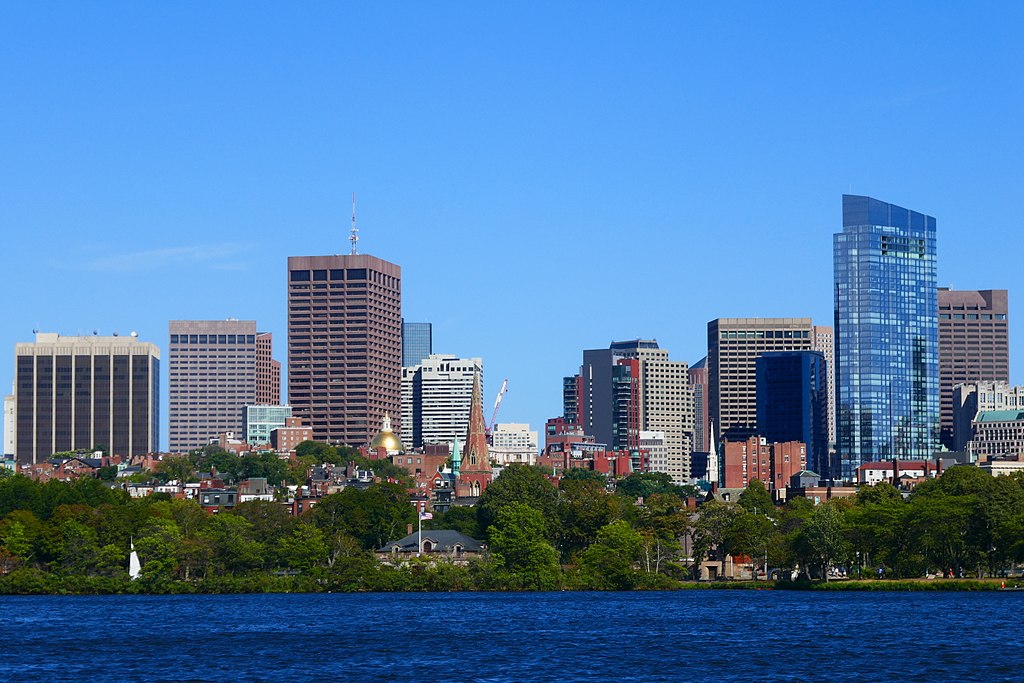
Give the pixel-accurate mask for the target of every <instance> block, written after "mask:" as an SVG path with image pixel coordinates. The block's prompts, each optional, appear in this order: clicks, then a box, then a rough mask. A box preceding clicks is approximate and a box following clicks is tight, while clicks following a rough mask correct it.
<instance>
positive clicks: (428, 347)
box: [402, 318, 434, 368]
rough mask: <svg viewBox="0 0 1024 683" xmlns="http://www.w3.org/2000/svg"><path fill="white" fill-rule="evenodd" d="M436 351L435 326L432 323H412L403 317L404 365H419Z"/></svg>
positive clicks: (406, 366)
mask: <svg viewBox="0 0 1024 683" xmlns="http://www.w3.org/2000/svg"><path fill="white" fill-rule="evenodd" d="M433 352H434V327H433V325H432V324H431V323H410V322H406V321H405V319H404V318H403V319H402V367H403V368H411V367H412V366H414V365H419V364H420V363H422V362H423V361H424V360H426V358H427V356H429V355H430V354H432V353H433Z"/></svg>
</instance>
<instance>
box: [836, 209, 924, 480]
mask: <svg viewBox="0 0 1024 683" xmlns="http://www.w3.org/2000/svg"><path fill="white" fill-rule="evenodd" d="M833 258H834V264H835V316H836V326H835V344H836V347H835V359H836V423H837V425H836V432H837V434H836V440H837V444H836V450H837V453H838V456H839V459H840V467H841V474H842V476H843V478H844V479H852V478H853V476H854V474H855V472H856V469H857V467H858V466H859V465H861V464H862V463H865V462H871V461H877V460H886V459H891V458H902V459H923V458H929V457H931V455H932V452H933V451H934V449H935V447H936V446H937V445H938V432H939V365H938V293H937V288H936V262H935V219H934V218H932V217H931V216H925V215H924V214H921V213H917V212H916V211H910V210H908V209H904V208H902V207H899V206H895V205H893V204H886V203H885V202H881V201H878V200H877V199H872V198H870V197H859V196H853V195H843V231H842V232H840V233H836V234H835V235H834V238H833Z"/></svg>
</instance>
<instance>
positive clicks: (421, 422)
mask: <svg viewBox="0 0 1024 683" xmlns="http://www.w3.org/2000/svg"><path fill="white" fill-rule="evenodd" d="M482 374H483V361H482V360H481V359H479V358H459V357H458V356H452V355H446V354H439V353H438V354H431V355H429V356H427V357H426V358H425V359H424V360H422V361H421V362H419V363H417V364H416V365H413V366H411V367H403V368H402V424H403V425H404V426H405V437H406V441H405V442H406V444H407V445H411V446H412V447H413V448H421V447H423V446H424V445H425V444H440V443H444V444H447V443H451V442H452V440H453V439H455V438H456V437H458V438H462V437H463V436H464V435H465V434H466V429H467V428H468V426H469V404H470V402H471V401H472V399H473V379H474V377H476V376H477V375H482ZM481 381H482V380H481Z"/></svg>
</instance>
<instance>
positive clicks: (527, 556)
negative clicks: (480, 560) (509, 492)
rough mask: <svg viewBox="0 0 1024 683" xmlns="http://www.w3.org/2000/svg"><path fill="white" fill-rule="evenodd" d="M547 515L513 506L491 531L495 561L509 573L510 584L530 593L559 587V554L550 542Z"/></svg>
mask: <svg viewBox="0 0 1024 683" xmlns="http://www.w3.org/2000/svg"><path fill="white" fill-rule="evenodd" d="M547 534H548V529H547V524H546V523H545V521H544V516H543V514H542V513H541V512H540V511H539V510H537V509H536V508H534V507H531V506H529V505H526V504H525V503H510V504H508V505H504V506H502V507H501V508H500V509H499V510H498V519H497V520H496V522H495V524H494V525H492V526H491V527H490V528H488V529H487V535H488V537H489V538H490V539H491V551H492V558H493V561H494V563H495V565H496V566H497V567H499V568H500V569H501V570H504V572H506V573H507V574H508V578H509V583H510V584H511V585H512V586H514V587H520V588H524V589H527V590H553V589H555V588H557V587H558V584H559V575H560V567H559V566H558V553H556V552H555V548H554V546H552V545H551V544H550V543H549V542H548V541H547V540H546V538H547Z"/></svg>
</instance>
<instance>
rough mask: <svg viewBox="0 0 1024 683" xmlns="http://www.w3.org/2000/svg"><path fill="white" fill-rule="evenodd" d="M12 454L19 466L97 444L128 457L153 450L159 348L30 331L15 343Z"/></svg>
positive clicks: (126, 340)
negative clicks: (27, 337)
mask: <svg viewBox="0 0 1024 683" xmlns="http://www.w3.org/2000/svg"><path fill="white" fill-rule="evenodd" d="M14 354H15V373H16V379H15V384H14V406H15V408H14V410H15V417H14V419H15V425H16V426H15V442H14V452H15V456H16V458H17V461H18V462H19V463H21V464H32V463H39V462H42V461H45V460H46V459H47V458H49V457H50V456H51V455H52V454H54V453H58V452H64V451H74V450H78V449H91V448H93V447H104V448H106V449H107V450H108V451H109V452H110V453H111V454H113V455H120V456H123V457H130V456H133V455H143V454H145V453H151V452H155V451H158V450H159V446H160V444H159V424H160V422H159V417H160V415H159V399H160V380H159V378H160V351H159V349H157V347H156V346H155V345H153V344H150V343H148V342H141V341H139V340H138V338H137V337H136V335H135V333H134V332H133V333H132V334H131V336H127V337H120V336H116V335H115V336H110V337H100V336H85V337H64V336H61V335H59V334H54V333H42V332H41V333H37V334H36V340H35V342H30V343H19V344H17V345H15V350H14Z"/></svg>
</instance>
